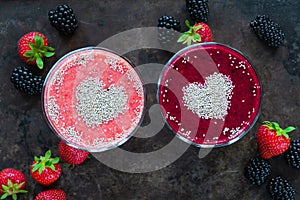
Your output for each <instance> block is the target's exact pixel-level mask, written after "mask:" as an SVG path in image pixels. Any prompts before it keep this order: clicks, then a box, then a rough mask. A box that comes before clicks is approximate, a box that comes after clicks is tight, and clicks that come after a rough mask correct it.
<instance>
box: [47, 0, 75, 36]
mask: <svg viewBox="0 0 300 200" xmlns="http://www.w3.org/2000/svg"><path fill="white" fill-rule="evenodd" d="M48 17H49V21H50V23H51V25H52V26H54V27H55V28H56V29H57V30H58V31H60V32H62V33H64V34H65V35H71V34H73V32H74V31H75V30H76V28H77V27H78V24H77V20H76V18H75V15H74V13H73V9H72V8H70V7H69V6H68V5H67V4H64V5H60V6H58V7H57V9H56V10H50V11H49V12H48Z"/></svg>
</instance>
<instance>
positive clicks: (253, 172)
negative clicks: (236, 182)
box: [245, 157, 271, 186]
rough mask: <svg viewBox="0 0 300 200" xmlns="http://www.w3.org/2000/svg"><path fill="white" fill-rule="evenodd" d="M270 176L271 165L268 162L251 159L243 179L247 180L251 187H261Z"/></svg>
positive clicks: (258, 158) (257, 158)
mask: <svg viewBox="0 0 300 200" xmlns="http://www.w3.org/2000/svg"><path fill="white" fill-rule="evenodd" d="M270 174H271V165H270V163H269V161H267V160H264V159H262V158H261V157H256V158H252V159H250V160H249V162H248V165H247V166H246V168H245V177H246V178H247V179H249V181H250V183H251V184H253V185H258V186H260V185H262V184H263V183H264V182H265V181H266V178H267V177H268V176H269V175H270Z"/></svg>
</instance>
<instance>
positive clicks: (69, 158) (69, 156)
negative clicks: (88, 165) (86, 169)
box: [58, 141, 89, 165]
mask: <svg viewBox="0 0 300 200" xmlns="http://www.w3.org/2000/svg"><path fill="white" fill-rule="evenodd" d="M58 152H59V155H60V158H61V159H62V160H63V161H64V162H66V163H68V164H71V165H79V164H81V163H83V162H84V161H85V160H86V158H87V157H88V155H89V152H87V151H84V150H80V149H76V148H74V147H71V146H69V145H67V144H66V143H64V142H62V141H60V143H59V146H58Z"/></svg>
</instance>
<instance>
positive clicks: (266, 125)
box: [256, 121, 295, 159]
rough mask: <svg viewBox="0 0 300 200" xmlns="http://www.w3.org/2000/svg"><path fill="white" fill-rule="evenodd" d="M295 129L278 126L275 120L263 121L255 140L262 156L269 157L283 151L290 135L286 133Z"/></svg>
mask: <svg viewBox="0 0 300 200" xmlns="http://www.w3.org/2000/svg"><path fill="white" fill-rule="evenodd" d="M293 130H295V128H294V127H291V126H289V127H287V128H286V129H282V128H280V126H279V124H278V123H276V122H269V121H265V122H263V125H261V126H260V127H259V128H258V130H257V132H256V140H257V145H258V150H259V153H260V155H261V157H262V158H264V159H269V158H271V157H273V156H278V155H280V154H282V153H284V152H285V151H286V150H287V149H288V148H289V146H290V137H289V135H288V134H287V133H289V132H291V131H293Z"/></svg>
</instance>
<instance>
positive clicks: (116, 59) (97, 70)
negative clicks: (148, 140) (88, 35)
mask: <svg viewBox="0 0 300 200" xmlns="http://www.w3.org/2000/svg"><path fill="white" fill-rule="evenodd" d="M42 96H43V110H44V114H45V116H46V119H47V122H48V124H49V126H50V127H51V128H52V129H53V131H54V132H55V133H56V134H57V135H58V136H59V138H60V139H62V140H63V141H65V142H66V143H67V144H69V145H71V146H73V147H76V148H79V149H84V150H87V151H90V152H101V151H105V150H108V149H112V148H114V147H117V146H119V145H121V144H123V143H124V142H126V141H127V140H128V139H129V138H130V137H131V136H132V134H133V133H134V132H135V130H136V129H137V127H138V126H139V125H140V122H141V119H142V116H143V109H144V88H143V84H142V81H141V79H140V78H139V76H138V74H137V73H136V71H135V70H134V68H133V65H132V64H131V63H129V62H128V61H127V60H126V59H124V58H123V57H121V56H119V55H117V54H116V53H113V52H111V51H110V50H107V49H102V48H98V47H87V48H82V49H78V50H75V51H72V52H70V53H68V54H67V55H65V56H63V57H62V58H61V59H60V60H58V61H57V62H56V64H55V65H54V66H53V68H52V69H51V70H50V72H49V73H48V75H47V77H46V80H45V83H44V88H43V95H42Z"/></svg>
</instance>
